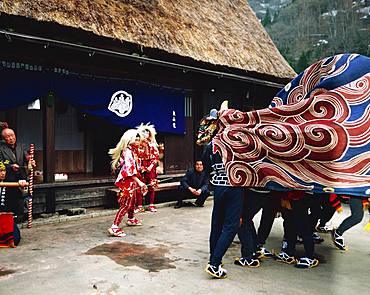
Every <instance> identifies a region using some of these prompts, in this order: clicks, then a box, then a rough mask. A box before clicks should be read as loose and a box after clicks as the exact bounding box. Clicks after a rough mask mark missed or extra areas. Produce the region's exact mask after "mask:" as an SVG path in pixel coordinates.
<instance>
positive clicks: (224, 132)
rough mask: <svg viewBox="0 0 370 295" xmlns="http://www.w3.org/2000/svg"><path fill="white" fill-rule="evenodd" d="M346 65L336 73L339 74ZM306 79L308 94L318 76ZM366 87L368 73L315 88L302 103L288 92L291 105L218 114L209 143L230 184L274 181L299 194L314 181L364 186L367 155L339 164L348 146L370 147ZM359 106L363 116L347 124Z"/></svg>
mask: <svg viewBox="0 0 370 295" xmlns="http://www.w3.org/2000/svg"><path fill="white" fill-rule="evenodd" d="M333 62H335V61H332V63H333ZM345 66H346V65H343V66H342V68H339V69H336V71H337V72H341V71H344V70H345ZM329 70H330V66H327V71H328V72H329ZM314 71H317V69H313V70H312V72H314ZM336 71H331V75H333V74H334V75H335V74H337V73H336ZM321 74H322V73H321ZM327 74H328V73H327ZM306 76H307V75H306ZM305 79H307V81H305V83H306V84H308V86H307V89H306V90H305V91H307V92H308V91H309V90H310V89H311V90H312V85H313V84H314V83H316V82H317V79H318V77H317V74H315V76H314V77H308V76H307V77H305ZM311 84H312V85H311ZM369 84H370V74H367V75H364V76H363V77H361V78H360V79H358V80H356V81H352V82H351V83H348V84H346V85H343V86H341V87H338V88H335V89H334V90H325V89H315V90H314V91H312V93H310V96H309V97H308V98H306V99H303V100H300V99H299V97H298V96H297V95H296V94H294V93H293V97H292V99H291V100H290V101H291V102H295V103H291V104H287V105H279V106H277V107H273V108H268V109H262V110H257V111H252V112H240V111H237V110H232V109H229V110H226V111H223V112H222V113H221V114H220V120H219V133H218V134H217V135H216V136H215V138H214V139H213V143H214V148H215V150H216V151H219V152H220V154H221V155H222V158H223V162H224V164H225V168H226V172H227V174H228V178H229V182H230V183H231V184H232V185H235V186H248V187H264V186H265V185H266V183H268V182H269V181H275V182H277V183H279V184H281V185H282V186H285V187H289V188H299V189H308V188H309V187H310V184H311V183H314V182H316V183H319V184H321V185H323V186H336V187H342V188H346V187H352V186H365V185H369V183H370V175H365V174H366V173H367V172H368V171H369V169H370V152H363V153H361V154H359V155H354V156H352V157H351V158H350V159H349V160H346V161H343V162H339V161H340V160H341V159H342V158H343V157H344V155H345V154H346V151H347V150H348V148H349V147H358V146H363V145H365V144H368V143H369V142H370V105H369V102H370V90H369ZM275 102H276V101H275ZM364 103H367V107H366V108H365V112H364V113H363V114H362V115H361V116H360V117H359V118H357V119H355V120H352V121H349V118H350V116H351V111H352V110H353V109H354V107H356V105H359V104H364ZM292 177H295V178H297V179H300V180H302V181H303V182H304V183H305V184H302V183H301V184H300V183H298V182H296V181H294V179H293V178H292Z"/></svg>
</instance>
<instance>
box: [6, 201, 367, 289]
mask: <svg viewBox="0 0 370 295" xmlns="http://www.w3.org/2000/svg"><path fill="white" fill-rule="evenodd" d="M211 208H212V202H207V203H206V206H205V207H204V208H188V207H186V208H181V209H177V210H175V209H173V208H172V207H165V208H159V210H158V212H157V213H144V214H141V215H139V216H140V218H142V219H143V223H144V225H143V226H142V227H124V230H125V231H126V232H127V234H128V236H126V237H124V238H111V237H108V236H107V234H106V230H107V228H108V226H110V224H111V222H112V220H113V218H114V216H103V217H96V218H90V219H81V220H78V221H71V222H64V223H59V224H54V225H44V226H37V227H34V228H32V229H22V230H21V232H22V241H21V244H20V246H19V247H17V248H15V249H0V294H15V295H18V294H19V295H23V294H27V295H32V294H38V295H39V294H53V295H59V294H71V295H74V294H112V295H113V294H161V295H162V294H197V295H198V294H225V293H228V294H230V295H231V294H285V295H287V294H326V295H329V294H368V292H369V290H370V280H369V269H370V232H365V231H364V230H363V227H364V226H365V224H366V222H367V220H368V216H366V218H365V219H364V220H363V222H362V224H361V225H358V226H356V227H355V228H353V229H352V230H350V231H348V233H346V234H345V237H346V241H347V242H348V244H349V247H350V249H349V251H347V252H341V251H339V250H336V249H335V248H334V247H333V246H332V244H331V241H330V237H329V235H323V237H324V239H325V242H324V243H323V244H322V245H319V246H317V247H316V252H317V254H318V256H319V257H320V260H321V264H320V265H319V266H318V267H317V268H315V269H310V270H298V269H295V268H294V267H293V266H289V265H285V264H281V263H278V262H275V261H273V260H264V261H263V262H262V266H261V267H260V268H258V269H246V268H241V267H239V266H236V265H234V264H233V260H234V257H237V256H239V251H240V245H238V244H236V243H233V245H232V246H231V248H230V249H229V251H228V252H227V254H226V256H225V258H224V264H225V266H224V267H225V268H226V269H227V270H228V273H229V277H228V278H227V279H225V280H215V279H212V278H209V277H208V275H207V274H206V273H205V272H204V271H203V269H204V267H205V265H206V263H207V261H208V235H209V228H210V214H211ZM347 214H348V209H347V208H345V212H344V214H341V215H336V216H335V218H334V221H333V223H334V224H338V223H339V221H340V220H342V219H343V218H345V216H346V215H347ZM281 235H282V219H281V218H278V219H276V222H275V224H274V228H273V231H272V234H271V236H270V237H269V239H268V244H267V245H268V247H270V248H274V249H276V250H278V249H279V247H280V243H281ZM301 247H302V246H298V253H300V252H302V249H301Z"/></svg>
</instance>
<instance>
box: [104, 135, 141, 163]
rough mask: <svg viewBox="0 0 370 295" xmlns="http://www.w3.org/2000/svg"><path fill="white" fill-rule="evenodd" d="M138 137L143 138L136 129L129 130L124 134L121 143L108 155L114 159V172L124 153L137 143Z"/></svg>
mask: <svg viewBox="0 0 370 295" xmlns="http://www.w3.org/2000/svg"><path fill="white" fill-rule="evenodd" d="M137 136H141V135H140V133H139V132H138V130H136V129H129V130H127V131H126V132H125V133H123V135H122V137H121V139H120V141H119V142H118V143H117V145H116V147H115V148H113V149H110V150H109V152H108V154H109V155H110V157H111V158H112V162H111V167H112V169H113V170H114V169H115V168H116V165H117V163H118V161H119V158H120V157H121V154H122V152H124V151H125V150H126V149H127V147H128V145H129V144H130V143H132V142H134V141H135V139H136V137H137Z"/></svg>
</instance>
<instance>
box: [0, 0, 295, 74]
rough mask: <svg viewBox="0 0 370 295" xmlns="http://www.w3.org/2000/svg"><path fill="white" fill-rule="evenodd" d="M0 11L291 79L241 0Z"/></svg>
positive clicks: (134, 1) (37, 3)
mask: <svg viewBox="0 0 370 295" xmlns="http://www.w3.org/2000/svg"><path fill="white" fill-rule="evenodd" d="M0 2H1V3H2V5H0V11H2V12H4V13H6V14H10V15H19V16H24V17H28V18H32V19H35V20H38V21H47V22H54V23H57V24H60V25H63V26H69V27H73V28H78V29H81V30H85V31H90V32H93V33H94V34H96V35H99V36H105V37H109V38H114V39H119V40H123V41H127V42H132V43H134V44H139V45H142V46H144V47H150V48H156V49H161V50H165V51H166V52H169V53H173V54H178V55H180V56H185V57H190V58H192V59H194V60H198V61H204V62H208V63H211V64H214V65H223V66H228V67H231V68H238V69H244V70H246V71H249V72H255V73H259V74H266V75H271V76H274V77H278V78H292V77H294V76H295V72H294V71H293V69H292V68H291V67H290V66H289V64H288V63H287V62H286V60H285V59H284V58H283V57H282V56H281V54H280V53H279V51H278V50H277V48H276V47H275V45H274V44H273V42H272V40H271V39H270V37H269V36H268V34H267V33H266V31H265V30H264V28H263V27H262V25H261V24H260V22H259V21H258V19H257V18H256V16H255V14H254V13H253V11H252V10H251V8H250V7H249V6H248V3H247V1H246V0H178V1H174V0H84V1H81V0H63V1H61V0H10V1H7V0H3V1H0Z"/></svg>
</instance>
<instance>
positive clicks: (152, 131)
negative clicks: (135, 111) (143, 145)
mask: <svg viewBox="0 0 370 295" xmlns="http://www.w3.org/2000/svg"><path fill="white" fill-rule="evenodd" d="M136 128H137V131H138V132H139V133H140V135H141V137H144V131H149V132H150V138H149V141H150V142H151V143H153V144H154V145H155V146H158V143H157V140H156V139H155V136H156V135H157V131H155V128H154V125H150V122H149V123H146V124H144V123H141V124H140V125H139V126H137V127H136Z"/></svg>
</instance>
